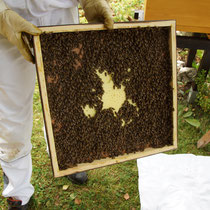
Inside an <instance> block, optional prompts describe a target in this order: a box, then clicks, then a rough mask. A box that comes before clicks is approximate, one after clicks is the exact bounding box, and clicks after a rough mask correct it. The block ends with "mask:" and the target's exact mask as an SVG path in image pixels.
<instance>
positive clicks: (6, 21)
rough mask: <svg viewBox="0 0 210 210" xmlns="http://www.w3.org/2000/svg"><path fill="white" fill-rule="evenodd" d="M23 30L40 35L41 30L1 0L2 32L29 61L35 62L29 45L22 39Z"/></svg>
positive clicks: (0, 30) (0, 20) (0, 29)
mask: <svg viewBox="0 0 210 210" xmlns="http://www.w3.org/2000/svg"><path fill="white" fill-rule="evenodd" d="M22 32H26V33H28V34H30V35H39V34H41V30H40V29H38V28H37V27H36V26H34V25H33V24H32V23H30V22H28V21H27V20H25V19H24V18H22V17H21V16H19V15H18V14H17V13H16V12H14V11H12V10H10V9H8V8H7V7H6V5H5V4H4V2H3V0H0V34H2V35H3V36H4V37H5V38H7V39H8V41H9V42H11V43H12V44H13V45H15V46H17V48H18V50H19V51H20V53H21V54H22V55H23V56H24V58H25V59H26V60H27V61H30V62H32V63H33V62H34V59H33V56H32V54H31V51H30V49H29V46H28V45H27V44H26V43H25V42H24V40H23V39H22Z"/></svg>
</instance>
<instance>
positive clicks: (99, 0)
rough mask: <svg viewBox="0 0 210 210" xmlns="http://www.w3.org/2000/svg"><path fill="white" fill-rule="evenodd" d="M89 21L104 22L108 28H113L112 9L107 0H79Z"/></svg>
mask: <svg viewBox="0 0 210 210" xmlns="http://www.w3.org/2000/svg"><path fill="white" fill-rule="evenodd" d="M80 4H81V6H82V8H83V10H84V11H85V17H86V19H87V20H88V22H89V23H97V22H102V23H104V25H105V27H106V28H108V29H112V28H113V24H114V21H113V18H112V11H111V8H110V6H109V3H108V1H107V0H80Z"/></svg>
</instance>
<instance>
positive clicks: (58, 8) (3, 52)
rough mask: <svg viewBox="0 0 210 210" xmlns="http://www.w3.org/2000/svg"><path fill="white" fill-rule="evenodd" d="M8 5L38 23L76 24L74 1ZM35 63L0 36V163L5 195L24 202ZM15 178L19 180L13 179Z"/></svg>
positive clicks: (22, 0)
mask: <svg viewBox="0 0 210 210" xmlns="http://www.w3.org/2000/svg"><path fill="white" fill-rule="evenodd" d="M4 1H5V3H6V4H7V6H8V7H9V8H11V9H12V10H13V11H15V12H17V13H18V14H19V15H20V16H22V17H23V18H25V19H26V20H28V21H29V22H31V23H33V24H34V25H37V26H46V25H60V24H76V23H79V16H78V8H77V6H78V1H77V0H41V1H40V0H4ZM35 81H36V70H35V66H34V65H32V64H31V63H29V62H28V61H26V60H25V59H24V58H23V56H22V55H21V54H20V53H19V51H18V49H17V48H16V47H15V46H13V45H12V44H10V43H9V42H8V40H7V39H5V38H4V37H3V36H1V35H0V163H1V166H2V169H3V171H4V173H5V174H6V176H7V178H8V179H9V183H8V185H7V186H5V188H4V191H3V196H4V197H14V198H16V199H19V200H22V205H24V204H26V203H27V202H28V201H29V199H30V197H31V196H32V194H33V193H34V188H33V186H32V185H31V184H30V178H31V174H32V161H31V155H30V151H31V148H32V145H31V140H30V139H31V134H32V125H33V92H34V86H35ZM16 177H18V179H17V178H16Z"/></svg>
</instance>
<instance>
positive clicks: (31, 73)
mask: <svg viewBox="0 0 210 210" xmlns="http://www.w3.org/2000/svg"><path fill="white" fill-rule="evenodd" d="M35 81H36V70H35V66H34V65H33V64H30V63H29V62H27V61H25V60H24V58H23V56H21V55H20V53H19V51H18V50H17V48H16V47H14V46H12V45H11V44H10V43H9V42H8V41H7V40H6V39H5V38H3V37H2V36H1V35H0V159H1V161H0V163H1V167H2V169H3V171H4V173H5V174H6V176H7V178H8V181H9V184H8V185H7V186H6V187H5V188H4V190H3V194H2V195H3V196H4V197H15V198H17V199H20V200H22V204H25V203H27V202H28V201H29V199H30V197H31V195H32V194H33V192H34V188H33V186H32V185H31V184H30V178H31V172H32V163H31V155H30V151H31V148H32V145H31V140H30V139H31V134H32V125H33V92H34V87H35Z"/></svg>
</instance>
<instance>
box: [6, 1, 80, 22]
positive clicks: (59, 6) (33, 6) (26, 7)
mask: <svg viewBox="0 0 210 210" xmlns="http://www.w3.org/2000/svg"><path fill="white" fill-rule="evenodd" d="M4 2H5V3H6V4H7V6H8V7H9V8H10V9H12V10H14V11H15V12H17V13H18V14H19V15H21V16H22V17H23V18H25V19H26V20H28V21H30V22H31V23H33V24H35V25H37V26H46V25H60V24H73V23H79V16H78V8H77V6H78V0H4Z"/></svg>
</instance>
